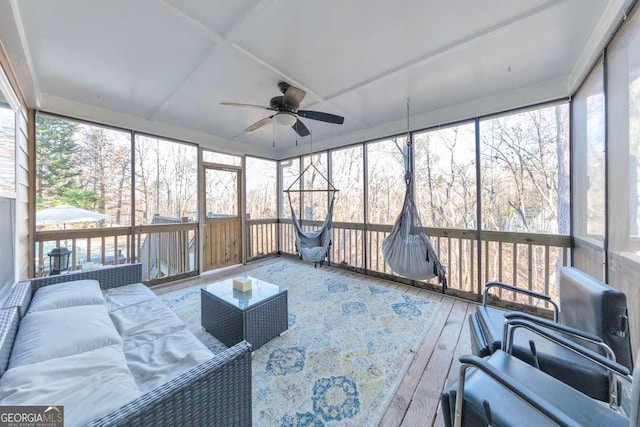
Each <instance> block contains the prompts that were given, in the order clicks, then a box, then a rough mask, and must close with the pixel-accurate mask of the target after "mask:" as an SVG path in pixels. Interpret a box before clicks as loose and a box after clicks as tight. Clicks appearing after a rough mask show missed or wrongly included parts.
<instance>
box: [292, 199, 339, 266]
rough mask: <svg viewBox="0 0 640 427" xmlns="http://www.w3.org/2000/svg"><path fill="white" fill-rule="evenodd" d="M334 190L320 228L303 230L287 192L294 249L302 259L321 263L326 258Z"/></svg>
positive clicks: (329, 238)
mask: <svg viewBox="0 0 640 427" xmlns="http://www.w3.org/2000/svg"><path fill="white" fill-rule="evenodd" d="M335 194H336V192H335V191H334V192H333V195H332V197H331V202H330V203H329V210H328V212H327V216H326V217H325V219H324V222H323V223H322V225H321V226H320V228H318V229H316V230H312V231H303V230H302V226H301V225H300V221H299V220H298V218H297V216H296V213H295V209H294V207H293V202H292V200H291V192H289V191H288V192H287V195H288V196H289V208H291V220H292V221H293V228H294V233H293V234H294V235H295V238H296V250H297V251H298V255H299V256H300V258H301V259H303V260H304V261H310V262H313V263H320V265H322V263H323V262H324V260H325V259H326V258H327V255H328V253H329V247H330V246H331V228H332V226H333V205H334V201H335V199H336V197H335Z"/></svg>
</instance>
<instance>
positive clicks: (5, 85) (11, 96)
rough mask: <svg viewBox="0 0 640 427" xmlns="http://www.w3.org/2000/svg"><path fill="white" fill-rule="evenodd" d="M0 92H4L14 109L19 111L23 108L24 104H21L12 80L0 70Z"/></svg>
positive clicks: (0, 68)
mask: <svg viewBox="0 0 640 427" xmlns="http://www.w3.org/2000/svg"><path fill="white" fill-rule="evenodd" d="M0 70H2V67H0ZM2 71H4V70H2ZM0 92H2V95H4V97H5V98H6V100H7V102H8V103H9V105H10V106H11V109H12V110H13V111H15V112H16V113H17V112H18V111H20V110H22V105H20V101H19V100H18V96H17V95H16V93H15V92H14V90H13V86H11V82H9V78H8V77H7V75H6V74H5V73H4V72H0ZM16 120H17V118H16Z"/></svg>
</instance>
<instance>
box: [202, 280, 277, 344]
mask: <svg viewBox="0 0 640 427" xmlns="http://www.w3.org/2000/svg"><path fill="white" fill-rule="evenodd" d="M251 279H252V281H253V283H252V286H251V290H250V291H247V292H240V291H237V290H235V289H233V284H232V281H231V279H228V280H225V281H223V282H218V283H214V284H211V285H207V286H206V287H204V288H202V289H201V292H200V295H201V305H202V327H203V328H204V329H206V330H207V331H209V332H210V333H211V334H212V335H213V336H214V337H216V338H217V339H219V340H220V341H222V342H223V343H224V344H225V345H227V346H229V347H231V346H233V345H235V344H237V343H239V342H240V341H242V340H246V341H247V342H249V343H250V344H251V346H252V347H253V350H256V349H258V348H259V347H261V346H262V345H263V344H265V343H266V342H268V341H270V340H271V339H273V338H275V337H277V336H278V335H281V334H282V333H284V332H285V331H286V330H287V328H288V323H289V311H288V308H287V291H286V290H280V287H279V286H276V285H273V284H271V283H267V282H263V281H262V280H258V279H256V278H251Z"/></svg>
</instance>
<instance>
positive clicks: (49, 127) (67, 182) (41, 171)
mask: <svg viewBox="0 0 640 427" xmlns="http://www.w3.org/2000/svg"><path fill="white" fill-rule="evenodd" d="M77 127H78V126H77V124H76V123H74V122H71V121H69V120H64V119H60V118H57V117H52V116H47V115H45V114H38V115H37V118H36V180H37V182H36V192H37V200H38V206H39V207H44V206H46V205H55V204H58V203H64V204H68V205H72V206H78V207H90V206H91V205H92V204H93V203H95V202H96V200H97V197H96V195H95V193H94V192H92V191H89V190H86V189H84V188H82V187H81V186H80V185H79V184H78V182H77V177H78V176H79V175H80V171H79V170H78V167H77V164H78V162H77V161H76V156H77V155H78V144H77V143H76V141H75V140H74V135H75V133H76V130H77Z"/></svg>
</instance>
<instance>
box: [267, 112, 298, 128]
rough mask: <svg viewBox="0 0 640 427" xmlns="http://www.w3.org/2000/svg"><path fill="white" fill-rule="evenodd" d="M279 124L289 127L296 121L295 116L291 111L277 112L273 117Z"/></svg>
mask: <svg viewBox="0 0 640 427" xmlns="http://www.w3.org/2000/svg"><path fill="white" fill-rule="evenodd" d="M273 119H274V120H275V121H276V123H277V124H279V125H280V126H286V127H290V126H293V124H294V123H295V122H296V120H298V119H297V117H296V116H294V115H293V114H291V113H278V114H276V115H275V117H274V118H273Z"/></svg>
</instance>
